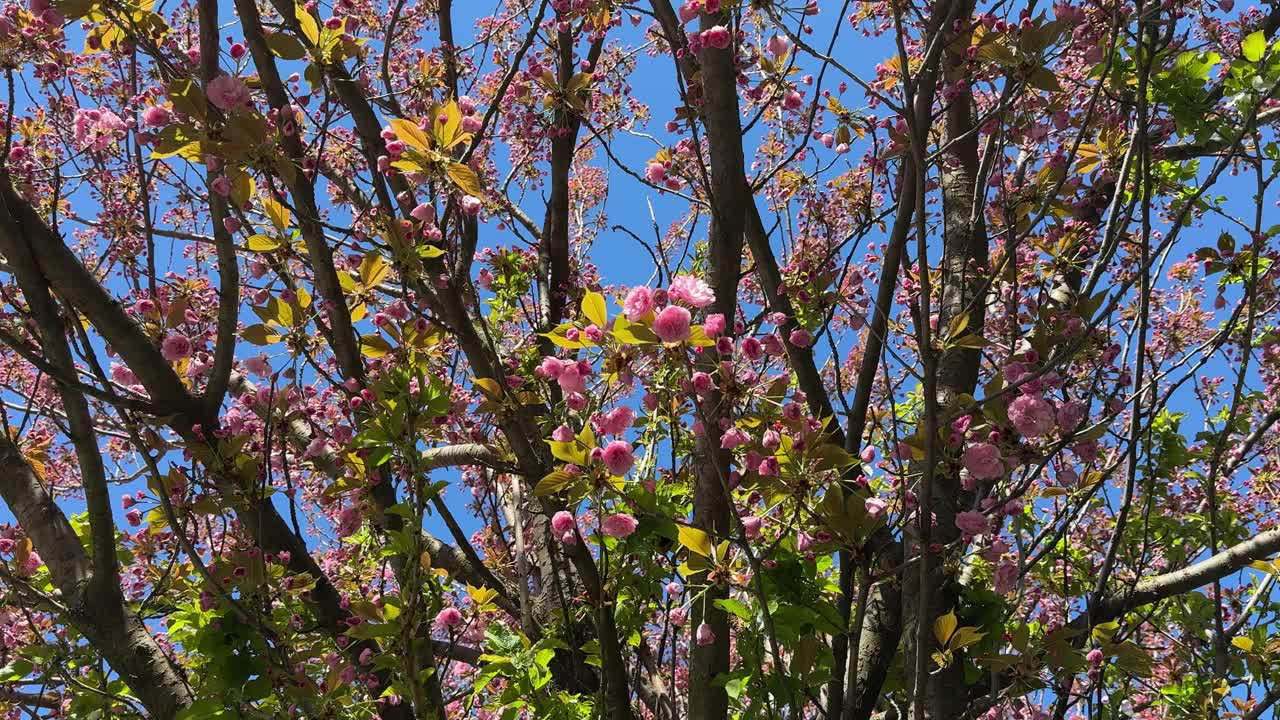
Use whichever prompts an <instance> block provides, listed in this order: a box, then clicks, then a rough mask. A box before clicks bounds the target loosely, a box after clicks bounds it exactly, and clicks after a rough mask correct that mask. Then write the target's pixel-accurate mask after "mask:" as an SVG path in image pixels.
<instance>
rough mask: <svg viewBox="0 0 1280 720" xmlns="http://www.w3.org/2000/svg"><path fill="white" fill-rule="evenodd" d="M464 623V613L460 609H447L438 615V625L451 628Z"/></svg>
mask: <svg viewBox="0 0 1280 720" xmlns="http://www.w3.org/2000/svg"><path fill="white" fill-rule="evenodd" d="M461 622H462V613H460V612H458V608H453V607H447V608H445V609H443V610H441V611H440V612H439V613H437V614H436V625H437V626H439V627H444V628H450V627H453V626H455V625H457V624H458V623H461Z"/></svg>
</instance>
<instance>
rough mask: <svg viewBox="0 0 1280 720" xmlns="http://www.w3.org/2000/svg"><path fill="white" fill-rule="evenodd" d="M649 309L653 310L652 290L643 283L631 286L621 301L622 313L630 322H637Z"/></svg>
mask: <svg viewBox="0 0 1280 720" xmlns="http://www.w3.org/2000/svg"><path fill="white" fill-rule="evenodd" d="M650 310H653V291H652V290H650V289H649V288H647V287H645V286H643V285H638V286H636V287H633V288H631V290H630V291H629V292H628V293H627V297H626V299H625V300H623V301H622V313H623V314H624V315H626V316H627V319H628V320H630V321H631V322H638V321H639V320H640V319H641V318H643V317H644V316H645V315H648V314H649V311H650Z"/></svg>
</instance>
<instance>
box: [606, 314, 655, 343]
mask: <svg viewBox="0 0 1280 720" xmlns="http://www.w3.org/2000/svg"><path fill="white" fill-rule="evenodd" d="M613 337H614V339H615V340H617V341H618V342H620V343H622V344H623V345H651V344H653V343H656V342H658V336H657V335H655V334H653V331H652V330H650V329H649V328H648V326H646V325H642V324H640V323H633V322H631V321H630V320H628V319H627V318H626V317H624V316H622V315H619V316H618V317H617V318H615V319H614V321H613Z"/></svg>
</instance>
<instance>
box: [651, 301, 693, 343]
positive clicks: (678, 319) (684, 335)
mask: <svg viewBox="0 0 1280 720" xmlns="http://www.w3.org/2000/svg"><path fill="white" fill-rule="evenodd" d="M689 321H690V317H689V311H688V310H686V309H684V308H682V307H680V306H679V305H668V306H667V307H665V308H663V309H662V312H660V313H658V317H656V318H654V321H653V332H654V333H656V334H657V336H658V339H660V340H662V342H664V343H672V344H674V343H681V342H684V341H685V340H688V339H689Z"/></svg>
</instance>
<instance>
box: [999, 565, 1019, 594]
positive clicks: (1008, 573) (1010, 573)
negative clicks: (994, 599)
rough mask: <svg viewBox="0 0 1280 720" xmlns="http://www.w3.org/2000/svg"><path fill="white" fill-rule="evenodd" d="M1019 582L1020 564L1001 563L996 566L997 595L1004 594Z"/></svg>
mask: <svg viewBox="0 0 1280 720" xmlns="http://www.w3.org/2000/svg"><path fill="white" fill-rule="evenodd" d="M1017 583H1018V566H1017V565H1014V564H1013V563H1007V562H1005V563H1000V565H999V566H998V567H997V568H996V574H995V578H994V583H993V584H994V588H993V589H994V590H995V591H996V594H997V595H1004V594H1006V593H1008V592H1009V591H1010V590H1013V588H1014V586H1016V585H1017Z"/></svg>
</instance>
